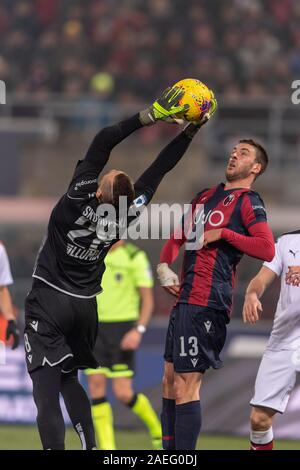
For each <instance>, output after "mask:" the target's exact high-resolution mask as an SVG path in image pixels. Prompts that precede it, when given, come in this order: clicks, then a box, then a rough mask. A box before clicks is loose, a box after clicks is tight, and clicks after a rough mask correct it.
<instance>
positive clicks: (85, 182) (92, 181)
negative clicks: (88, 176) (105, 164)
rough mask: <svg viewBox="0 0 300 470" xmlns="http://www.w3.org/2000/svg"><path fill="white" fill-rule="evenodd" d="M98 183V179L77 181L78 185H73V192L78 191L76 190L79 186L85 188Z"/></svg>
mask: <svg viewBox="0 0 300 470" xmlns="http://www.w3.org/2000/svg"><path fill="white" fill-rule="evenodd" d="M97 182H98V179H97V178H94V179H92V180H82V181H78V183H76V184H75V188H74V189H75V191H78V189H80V188H81V186H86V185H88V184H95V183H97Z"/></svg>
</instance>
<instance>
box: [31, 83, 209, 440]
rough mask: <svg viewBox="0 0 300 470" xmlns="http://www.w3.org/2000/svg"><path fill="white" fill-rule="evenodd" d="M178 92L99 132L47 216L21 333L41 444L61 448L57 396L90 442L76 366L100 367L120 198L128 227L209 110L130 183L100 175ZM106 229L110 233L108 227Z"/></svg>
mask: <svg viewBox="0 0 300 470" xmlns="http://www.w3.org/2000/svg"><path fill="white" fill-rule="evenodd" d="M182 94H183V92H182V91H181V90H180V89H178V88H171V89H168V90H166V91H165V92H164V93H163V95H162V97H161V98H160V99H158V100H157V101H155V103H154V104H153V105H152V106H150V107H149V108H148V109H146V110H144V111H141V112H140V113H139V114H136V115H134V116H133V117H131V118H129V119H126V120H124V121H122V122H120V123H118V124H115V125H113V126H109V127H106V128H104V129H102V130H101V131H100V132H99V133H98V134H97V135H96V137H95V138H94V140H93V142H92V144H91V145H90V147H89V149H88V151H87V154H86V156H85V158H84V159H83V160H80V161H79V162H78V163H77V166H76V169H75V172H74V175H73V177H72V180H71V183H70V185H69V187H68V190H67V192H66V193H65V194H64V195H63V196H62V198H61V199H60V200H59V201H58V203H57V205H56V206H55V207H54V209H53V211H52V214H51V216H50V220H49V224H48V232H47V237H46V239H45V241H44V243H43V245H42V247H41V249H40V251H39V254H38V258H37V262H36V266H35V268H34V273H33V285H32V289H31V291H30V292H29V294H28V296H27V299H26V305H25V317H26V324H25V335H24V336H25V350H26V361H27V368H28V371H29V374H30V377H31V379H32V382H33V397H34V401H35V404H36V407H37V425H38V429H39V433H40V438H41V441H42V445H43V448H44V449H64V440H65V424H64V419H63V415H62V411H61V407H60V403H59V394H60V393H61V395H62V397H63V399H64V402H65V405H66V408H67V411H68V414H69V416H70V419H71V421H72V424H73V426H74V429H75V430H76V432H77V434H78V436H79V437H80V440H81V444H82V448H83V449H93V448H95V447H96V445H95V435H94V429H93V421H92V417H91V408H90V403H89V400H88V397H87V395H86V393H85V391H84V389H83V388H82V386H81V385H80V383H79V381H78V377H77V371H78V369H85V368H96V367H98V365H99V364H98V363H97V360H96V359H95V356H94V354H93V349H94V345H95V341H96V338H97V328H98V315H97V305H96V295H97V294H99V290H100V291H101V288H99V285H100V282H101V278H102V275H103V272H104V270H105V264H104V259H105V256H106V254H107V252H108V251H109V249H110V247H111V246H112V245H113V244H114V243H116V242H117V241H118V239H119V238H120V237H121V236H122V233H121V232H122V230H121V225H122V226H124V224H121V219H120V217H119V212H118V211H119V200H120V199H119V198H120V197H121V196H123V197H125V198H126V201H127V207H129V211H128V217H127V218H126V223H125V225H126V226H128V224H129V223H130V222H131V221H133V220H134V219H135V218H136V217H137V216H138V213H136V215H135V216H130V215H129V213H130V209H131V208H134V207H139V210H140V209H142V206H144V205H147V204H149V202H150V200H151V199H152V197H153V195H154V193H155V191H156V190H157V187H158V185H159V183H160V182H161V180H162V179H163V177H164V175H165V174H166V173H168V172H169V171H170V170H172V168H174V166H175V165H176V164H177V163H178V162H179V161H180V159H181V158H182V156H183V155H184V153H185V151H186V150H187V148H188V146H189V144H190V142H191V140H192V138H193V136H194V135H195V134H196V132H197V130H198V129H199V128H200V127H201V125H203V123H204V122H206V121H207V119H208V118H209V117H210V114H209V111H208V114H206V115H205V116H204V117H203V118H202V119H201V120H200V121H199V123H198V124H189V125H188V126H187V127H186V129H185V130H183V131H182V132H181V133H180V134H179V135H178V136H177V137H176V138H175V139H173V140H172V141H171V142H170V143H169V144H168V145H167V146H166V147H165V148H164V149H163V150H162V151H161V153H160V154H159V155H158V157H157V158H156V160H155V161H154V162H153V163H152V164H151V165H150V167H149V168H148V169H147V170H146V171H145V172H144V173H143V174H142V175H141V176H140V178H139V179H138V180H137V181H136V182H135V183H133V182H132V180H131V178H130V177H129V176H128V175H127V174H126V173H124V172H123V171H119V170H112V171H110V172H108V173H106V174H105V175H103V176H101V178H100V179H99V175H100V173H101V172H102V170H103V168H104V166H105V165H106V163H107V162H108V159H109V157H110V153H111V150H112V149H113V148H114V147H115V146H116V145H117V144H119V143H120V142H122V141H123V140H124V139H125V138H126V137H128V136H129V135H130V134H132V133H133V132H134V131H136V130H138V129H140V128H141V127H143V126H146V125H150V124H154V123H155V122H156V121H159V120H166V121H170V122H172V121H173V122H174V121H176V115H178V113H182V112H184V111H185V109H186V105H185V106H180V105H179V104H178V103H179V100H180V98H181V96H182ZM108 204H110V205H112V206H113V208H114V209H115V213H116V218H115V220H110V221H108V222H106V223H104V220H103V217H104V216H103V213H105V211H102V212H101V206H102V205H105V207H106V206H107V205H108ZM99 209H100V211H99ZM101 214H102V215H101ZM108 226H109V227H111V226H114V228H115V231H110V230H109V231H107V227H108ZM100 327H101V326H100Z"/></svg>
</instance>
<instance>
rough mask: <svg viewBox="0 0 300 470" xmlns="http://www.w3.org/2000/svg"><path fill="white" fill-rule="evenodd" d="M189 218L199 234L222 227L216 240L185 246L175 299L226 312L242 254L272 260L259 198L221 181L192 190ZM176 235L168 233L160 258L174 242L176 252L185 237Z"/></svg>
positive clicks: (167, 256) (169, 257)
mask: <svg viewBox="0 0 300 470" xmlns="http://www.w3.org/2000/svg"><path fill="white" fill-rule="evenodd" d="M200 204H201V205H202V206H201V208H200V209H199V205H200ZM185 220H186V219H185ZM191 220H192V223H193V224H195V223H202V224H203V225H204V231H205V232H206V231H209V230H213V229H222V239H221V240H219V241H217V242H214V243H211V244H209V245H208V246H206V247H205V248H199V249H185V253H184V261H183V267H182V273H181V288H180V294H179V298H178V302H181V303H189V304H195V305H201V306H204V307H209V308H212V309H215V310H222V311H225V312H226V313H227V314H228V315H229V314H230V312H231V308H232V296H233V289H234V280H235V273H236V267H237V265H238V263H239V261H240V260H241V258H242V256H243V254H244V253H247V254H250V255H251V256H255V257H257V258H262V259H265V257H267V258H268V259H270V258H271V259H272V257H273V255H274V240H273V235H272V232H271V231H270V229H269V227H268V225H267V223H266V221H267V218H266V211H265V207H264V203H263V200H262V199H261V198H260V196H259V195H258V193H256V192H254V191H252V190H250V189H247V188H242V189H230V190H226V189H225V185H224V184H223V183H221V184H219V185H218V186H216V187H214V188H211V189H207V190H204V191H201V192H200V193H198V194H197V196H196V197H195V198H194V199H193V201H192V218H191ZM182 228H183V225H182V227H181V230H182ZM182 232H183V230H182ZM176 233H177V235H176V237H178V232H177V231H176ZM176 237H174V235H173V237H172V238H171V239H170V240H169V241H168V242H167V244H166V245H165V247H164V248H163V251H162V254H161V262H168V263H170V262H173V261H174V252H175V251H176V249H175V250H174V245H176V244H177V248H178V249H177V254H178V251H179V247H180V245H182V244H183V243H184V242H185V241H186V239H185V236H184V234H183V233H182V238H181V240H178V239H175V238H176ZM186 246H187V245H186ZM171 252H172V254H171V255H170V253H171ZM177 254H176V256H177ZM176 256H175V257H176ZM172 258H173V259H172Z"/></svg>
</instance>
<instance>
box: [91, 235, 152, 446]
mask: <svg viewBox="0 0 300 470" xmlns="http://www.w3.org/2000/svg"><path fill="white" fill-rule="evenodd" d="M105 264H106V271H105V274H104V276H103V279H102V287H103V293H102V294H101V295H99V296H98V297H97V305H98V318H99V323H100V328H99V329H98V337H97V342H96V347H95V350H94V354H95V356H96V359H97V361H98V362H99V363H100V365H101V367H100V368H98V369H87V370H86V374H87V375H88V384H89V390H90V395H91V399H92V415H93V421H94V427H95V431H96V435H97V439H98V445H99V447H100V448H101V449H103V450H114V449H116V444H115V437H114V430H113V414H112V408H111V405H110V403H109V402H108V400H107V398H106V386H107V379H112V387H113V393H114V395H115V397H116V398H117V399H118V400H119V401H120V402H121V403H123V404H124V405H126V406H128V408H130V409H131V410H132V412H133V413H135V414H136V415H137V416H138V417H139V418H140V419H141V420H142V421H143V422H144V423H145V425H146V426H147V428H148V430H149V434H150V437H151V441H152V446H153V448H154V449H159V448H161V425H160V421H159V420H158V417H157V415H156V413H155V411H154V410H153V408H152V406H151V403H150V402H149V400H148V398H147V397H146V396H145V395H144V394H142V393H138V394H137V393H135V391H134V389H133V383H132V382H133V376H134V369H135V367H134V363H135V351H136V350H137V349H138V347H139V345H140V343H141V339H142V336H143V333H144V332H145V331H146V327H147V325H148V323H149V320H150V318H151V315H152V312H153V293H152V288H153V277H152V271H151V267H150V263H149V261H148V258H147V256H146V253H145V252H144V251H142V250H140V249H139V248H138V247H136V246H134V245H132V244H131V243H125V242H124V240H120V241H119V242H118V243H116V244H115V245H114V246H113V247H112V248H111V249H110V251H109V253H108V255H107V256H106V258H105Z"/></svg>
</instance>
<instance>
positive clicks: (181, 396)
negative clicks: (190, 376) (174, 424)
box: [174, 376, 191, 401]
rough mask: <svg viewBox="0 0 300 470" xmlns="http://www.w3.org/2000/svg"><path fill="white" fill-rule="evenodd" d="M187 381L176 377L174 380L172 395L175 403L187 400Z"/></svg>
mask: <svg viewBox="0 0 300 470" xmlns="http://www.w3.org/2000/svg"><path fill="white" fill-rule="evenodd" d="M190 391H191V390H189V388H188V386H187V381H186V380H185V377H183V376H177V377H176V378H175V379H174V395H175V400H176V401H183V400H186V399H188V395H189V392H190Z"/></svg>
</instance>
